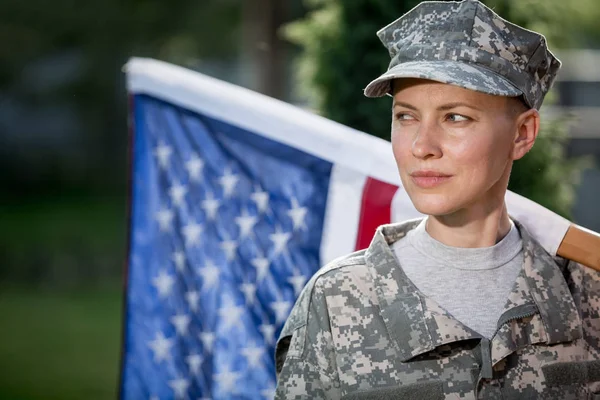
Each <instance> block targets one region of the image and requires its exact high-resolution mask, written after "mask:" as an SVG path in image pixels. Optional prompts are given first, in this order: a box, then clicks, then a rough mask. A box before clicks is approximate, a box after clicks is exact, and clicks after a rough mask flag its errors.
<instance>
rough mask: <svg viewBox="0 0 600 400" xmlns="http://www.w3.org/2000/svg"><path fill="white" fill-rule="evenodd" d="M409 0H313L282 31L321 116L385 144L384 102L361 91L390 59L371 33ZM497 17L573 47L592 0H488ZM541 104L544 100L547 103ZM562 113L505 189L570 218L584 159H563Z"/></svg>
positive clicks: (547, 123) (547, 122)
mask: <svg viewBox="0 0 600 400" xmlns="http://www.w3.org/2000/svg"><path fill="white" fill-rule="evenodd" d="M418 3H419V2H418V1H416V0H403V1H398V0H312V1H307V4H308V5H309V6H311V7H312V9H311V11H310V12H309V13H308V14H307V16H306V17H305V18H304V19H302V20H299V21H296V22H293V23H291V24H289V25H287V26H286V27H285V29H284V34H285V35H286V37H287V38H288V39H289V40H290V41H292V42H293V43H295V44H297V45H299V46H300V47H301V48H302V49H303V50H304V52H303V54H302V56H301V57H300V59H299V61H298V77H299V86H300V88H302V90H303V91H304V93H305V94H306V95H307V96H308V97H309V99H310V101H311V103H312V106H314V107H315V108H316V109H317V110H318V111H319V112H320V113H321V114H322V115H324V116H325V117H328V118H331V119H333V120H335V121H337V122H340V123H342V124H344V125H348V126H351V127H353V128H355V129H358V130H361V131H363V132H367V133H370V134H372V135H375V136H378V137H380V138H384V139H387V140H389V137H390V123H391V111H390V108H391V101H390V100H389V98H381V99H368V98H366V97H364V96H363V94H362V92H363V89H364V87H365V86H366V85H367V84H368V83H369V82H370V81H371V80H372V79H374V78H376V77H377V76H379V75H380V74H381V73H383V72H384V71H385V70H386V69H387V66H388V63H389V56H388V53H387V50H386V49H385V48H384V47H383V46H382V44H381V42H380V41H379V39H378V38H377V36H376V34H375V33H376V32H377V30H379V29H380V28H381V27H383V26H385V25H387V24H389V23H390V22H392V21H393V20H394V19H396V18H398V17H400V16H401V15H403V14H404V13H405V12H407V11H408V10H410V9H411V8H412V7H414V6H415V5H416V4H418ZM486 3H488V4H489V5H490V6H492V7H494V8H495V9H496V11H497V12H499V13H500V15H502V16H504V17H505V18H508V19H511V20H512V21H514V22H516V23H519V24H521V25H523V26H525V27H529V28H532V29H537V30H539V31H541V32H542V33H545V34H546V35H547V36H548V39H549V41H550V43H555V44H556V45H563V46H566V45H573V44H574V43H576V41H577V39H578V38H579V36H585V33H586V32H587V31H586V30H585V28H586V27H587V28H589V29H592V26H593V25H594V24H593V22H594V17H593V16H594V15H598V11H597V7H594V0H576V1H572V2H563V1H562V0H544V1H542V0H525V1H519V2H516V1H510V0H493V1H489V2H486ZM548 102H549V101H547V102H546V103H548ZM567 138H568V137H567V124H566V121H565V118H564V117H563V116H545V118H544V123H543V126H542V130H541V133H540V135H539V138H538V140H537V142H536V145H535V146H534V148H533V150H532V151H531V152H530V153H529V154H528V155H527V156H525V157H524V158H523V159H522V160H520V161H518V162H516V163H515V166H514V169H513V173H512V177H511V182H510V185H509V189H510V190H512V191H514V192H516V193H519V194H521V195H523V196H526V197H528V198H530V199H532V200H534V201H536V202H538V203H540V204H542V205H544V206H546V207H548V208H550V209H552V210H553V211H555V212H557V213H559V214H561V215H563V216H566V217H570V216H571V207H572V204H573V201H574V195H575V189H576V185H577V184H578V182H579V177H580V174H581V171H582V169H583V168H584V166H585V165H587V163H588V162H587V160H567V159H566V157H565V153H564V145H565V143H566V140H567Z"/></svg>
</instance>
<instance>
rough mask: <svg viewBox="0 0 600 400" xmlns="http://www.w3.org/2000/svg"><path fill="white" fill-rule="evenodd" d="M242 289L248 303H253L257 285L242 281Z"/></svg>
mask: <svg viewBox="0 0 600 400" xmlns="http://www.w3.org/2000/svg"><path fill="white" fill-rule="evenodd" d="M240 290H241V291H242V293H244V297H245V298H246V305H250V304H253V303H254V299H255V296H256V285H255V284H253V283H242V284H241V285H240Z"/></svg>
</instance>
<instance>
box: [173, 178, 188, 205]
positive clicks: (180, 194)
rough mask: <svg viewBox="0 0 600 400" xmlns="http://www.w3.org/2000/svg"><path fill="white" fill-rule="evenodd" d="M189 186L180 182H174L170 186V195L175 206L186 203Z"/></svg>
mask: <svg viewBox="0 0 600 400" xmlns="http://www.w3.org/2000/svg"><path fill="white" fill-rule="evenodd" d="M187 191H188V190H187V187H186V186H185V185H182V184H180V183H178V182H175V183H173V185H172V186H171V187H170V188H169V196H170V197H171V202H172V203H173V205H174V206H176V207H180V206H182V205H183V204H184V200H185V195H186V194H187Z"/></svg>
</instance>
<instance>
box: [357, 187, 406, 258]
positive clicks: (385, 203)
mask: <svg viewBox="0 0 600 400" xmlns="http://www.w3.org/2000/svg"><path fill="white" fill-rule="evenodd" d="M397 190H398V186H396V185H391V184H389V183H386V182H382V181H380V180H377V179H374V178H367V182H366V183H365V188H364V190H363V198H362V204H361V209H360V221H359V223H358V234H357V235H356V248H355V249H356V250H361V249H365V248H367V247H369V244H370V243H371V239H373V234H374V233H375V230H377V227H378V226H379V225H383V224H389V223H390V222H391V220H392V199H393V198H394V194H396V191H397Z"/></svg>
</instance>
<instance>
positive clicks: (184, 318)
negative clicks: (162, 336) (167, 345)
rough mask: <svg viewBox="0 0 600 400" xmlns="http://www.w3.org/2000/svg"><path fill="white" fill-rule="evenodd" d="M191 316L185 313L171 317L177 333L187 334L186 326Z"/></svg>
mask: <svg viewBox="0 0 600 400" xmlns="http://www.w3.org/2000/svg"><path fill="white" fill-rule="evenodd" d="M190 321H191V318H190V316H189V315H186V314H178V315H175V316H173V317H171V323H172V324H173V325H174V326H175V330H176V331H177V334H178V335H180V336H185V335H187V331H188V326H189V325H190Z"/></svg>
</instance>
